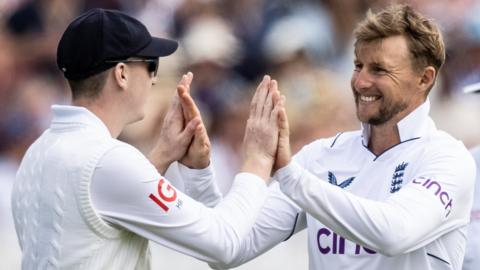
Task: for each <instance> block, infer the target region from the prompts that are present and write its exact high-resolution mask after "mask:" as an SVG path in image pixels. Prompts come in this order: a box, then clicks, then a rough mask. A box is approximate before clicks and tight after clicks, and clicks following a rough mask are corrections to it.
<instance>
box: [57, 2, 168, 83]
mask: <svg viewBox="0 0 480 270" xmlns="http://www.w3.org/2000/svg"><path fill="white" fill-rule="evenodd" d="M177 47H178V43H177V42H176V41H174V40H169V39H164V38H158V37H152V36H151V35H150V33H149V32H148V30H147V28H146V27H145V25H143V24H142V23H141V22H140V21H138V20H137V19H135V18H132V17H130V16H128V15H127V14H125V13H122V12H120V11H115V10H106V9H92V10H90V11H88V12H86V13H84V14H82V15H80V16H79V17H78V18H76V19H75V20H74V21H73V22H71V23H70V25H69V26H68V27H67V30H65V32H64V33H63V35H62V38H61V39H60V43H59V44H58V49H57V65H58V67H59V68H60V70H62V71H63V74H64V76H65V77H66V78H67V79H70V80H80V79H84V78H87V77H90V76H92V75H95V74H97V73H100V72H102V71H105V70H107V69H109V68H111V67H113V66H114V65H115V63H107V62H106V61H107V60H124V59H127V58H129V57H140V58H158V57H161V56H167V55H170V54H172V53H173V52H175V51H176V50H177Z"/></svg>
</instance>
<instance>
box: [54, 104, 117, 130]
mask: <svg viewBox="0 0 480 270" xmlns="http://www.w3.org/2000/svg"><path fill="white" fill-rule="evenodd" d="M52 112H53V120H52V125H51V128H52V129H57V128H62V127H70V126H78V125H81V126H88V127H93V128H94V129H95V130H96V131H97V132H99V133H101V134H102V135H104V136H109V137H111V136H112V135H111V134H110V131H109V130H108V128H107V126H105V124H104V123H103V122H102V120H100V118H98V117H97V116H96V115H95V114H94V113H92V112H91V111H89V110H88V109H87V108H85V107H80V106H69V105H52Z"/></svg>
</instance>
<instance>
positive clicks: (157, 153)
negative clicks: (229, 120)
mask: <svg viewBox="0 0 480 270" xmlns="http://www.w3.org/2000/svg"><path fill="white" fill-rule="evenodd" d="M182 100H183V99H182ZM185 122H186V121H184V116H183V110H182V104H181V101H180V98H179V96H178V94H176V95H175V96H174V97H173V101H172V103H171V105H170V107H169V109H168V111H167V114H166V115H165V118H164V120H163V124H162V129H161V131H160V136H159V138H158V140H157V143H156V145H155V146H154V147H153V149H152V151H151V152H150V154H149V155H148V158H149V160H150V162H152V164H153V165H155V167H156V168H157V170H158V171H159V172H160V173H161V174H164V173H165V171H166V170H167V168H168V166H170V164H171V163H172V162H174V161H177V160H179V159H181V158H182V157H183V156H185V154H186V152H187V150H188V148H189V146H190V144H191V142H192V138H193V136H194V135H195V133H196V132H197V130H198V129H200V125H201V124H202V121H201V119H200V117H193V118H191V119H190V120H189V121H187V124H186V126H185Z"/></svg>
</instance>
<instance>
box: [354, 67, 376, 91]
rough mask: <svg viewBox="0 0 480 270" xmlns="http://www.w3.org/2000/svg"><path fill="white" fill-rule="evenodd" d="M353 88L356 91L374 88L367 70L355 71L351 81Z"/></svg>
mask: <svg viewBox="0 0 480 270" xmlns="http://www.w3.org/2000/svg"><path fill="white" fill-rule="evenodd" d="M351 84H352V87H353V89H355V90H357V91H358V90H363V89H369V88H370V87H372V84H373V82H372V78H371V76H370V75H369V74H368V72H367V70H366V69H361V70H359V71H354V72H353V75H352V81H351Z"/></svg>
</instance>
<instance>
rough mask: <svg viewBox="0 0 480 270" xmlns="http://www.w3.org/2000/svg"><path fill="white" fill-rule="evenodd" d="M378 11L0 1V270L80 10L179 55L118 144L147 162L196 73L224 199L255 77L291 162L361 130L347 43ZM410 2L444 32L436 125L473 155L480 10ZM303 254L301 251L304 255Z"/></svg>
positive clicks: (205, 1)
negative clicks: (96, 11)
mask: <svg viewBox="0 0 480 270" xmlns="http://www.w3.org/2000/svg"><path fill="white" fill-rule="evenodd" d="M391 2H392V1H385V0H384V1H382V0H136V1H130V0H0V269H19V256H20V255H19V247H18V244H17V243H16V236H15V233H14V228H13V223H12V220H11V213H10V209H9V207H10V206H9V205H10V189H11V186H12V183H13V181H14V177H15V171H16V168H17V166H18V164H19V162H20V160H21V158H22V155H23V153H24V152H25V150H26V148H27V147H28V146H29V145H30V144H31V143H32V142H33V140H34V139H35V138H36V137H38V136H39V134H40V133H41V132H42V131H43V130H44V129H45V128H47V127H48V125H49V121H50V118H51V115H50V105H51V104H68V103H69V100H70V93H69V89H68V87H67V84H66V82H65V80H64V79H63V76H62V74H61V73H60V71H59V70H58V68H57V66H56V48H57V44H58V40H59V37H60V35H61V34H62V33H63V31H64V30H65V28H66V26H67V25H68V23H69V22H70V21H71V20H72V19H73V18H75V17H76V16H77V15H78V14H80V13H82V12H83V11H85V10H88V9H91V8H94V7H102V8H112V9H119V10H122V11H124V12H126V13H128V14H130V15H132V16H134V17H136V18H137V19H139V20H140V21H142V22H143V23H144V24H145V25H147V27H148V29H149V31H150V32H151V33H152V35H157V36H165V37H170V38H173V39H176V40H178V41H179V43H180V49H179V51H177V53H175V54H174V55H173V56H171V57H168V58H162V59H160V69H159V79H158V83H157V84H156V85H155V86H154V90H153V91H152V93H151V98H150V99H149V102H148V108H147V111H148V113H147V114H148V116H147V117H146V118H145V119H144V120H143V121H141V122H139V123H136V124H133V125H131V126H130V127H129V128H128V129H127V130H126V131H125V132H124V133H123V134H122V135H121V139H122V140H125V141H128V142H129V143H131V144H133V145H135V146H137V147H138V148H139V149H140V150H141V151H144V152H147V151H148V149H149V148H150V146H151V145H152V143H153V142H154V141H155V140H156V138H157V136H158V133H159V129H160V127H161V124H162V117H163V114H164V112H165V109H166V106H167V105H168V103H169V101H170V99H171V97H172V96H173V94H174V93H175V85H176V82H177V81H178V80H179V78H180V77H181V74H183V73H184V72H186V71H192V72H193V73H194V81H193V85H192V94H193V96H194V99H195V100H196V102H197V104H198V105H199V107H200V108H201V112H202V115H203V118H204V121H205V123H206V125H207V127H208V130H209V135H210V138H211V140H212V147H213V156H212V160H213V164H214V169H215V171H216V175H217V179H218V181H219V182H218V184H219V186H220V188H221V190H222V192H224V193H225V192H227V191H228V189H229V187H230V183H231V180H232V179H233V175H234V174H235V173H236V172H237V171H238V166H239V161H240V160H241V144H242V139H243V128H244V126H245V122H246V118H247V116H248V103H249V101H250V98H251V96H252V93H253V91H254V89H255V87H256V85H257V84H258V83H259V81H260V78H261V77H262V76H263V75H264V74H270V75H271V76H273V77H274V78H275V79H277V80H278V81H279V86H280V90H281V92H282V93H283V94H284V95H285V96H286V97H287V102H286V105H287V113H288V116H289V121H290V126H291V140H292V147H293V151H294V152H295V151H298V150H299V148H300V147H301V146H302V145H305V144H306V143H308V142H310V141H312V140H313V139H315V138H319V137H328V136H333V135H335V134H336V133H337V132H339V131H341V130H353V129H357V128H358V127H359V123H358V122H357V120H356V117H355V111H354V103H353V98H352V95H351V90H350V76H351V73H352V71H353V38H352V31H353V29H354V28H355V25H356V23H357V22H358V21H359V20H361V19H362V18H363V16H364V15H365V12H366V11H367V10H368V9H372V10H374V11H375V10H377V9H379V8H382V7H384V6H385V5H387V4H389V3H391ZM402 2H408V3H410V4H411V5H413V6H415V7H416V8H418V9H419V10H420V11H422V12H423V13H425V14H427V15H428V16H429V17H431V18H433V19H435V20H436V21H437V22H438V23H439V24H440V26H441V29H442V31H443V33H444V38H445V41H446V45H447V61H446V65H445V67H444V68H443V70H442V72H441V74H440V78H439V79H440V80H439V82H438V83H437V85H436V87H435V89H434V90H433V91H432V93H431V97H430V100H431V102H432V116H433V118H434V119H435V121H436V122H437V125H438V126H439V127H440V128H441V129H444V130H446V131H447V132H449V133H451V134H453V135H454V136H456V137H457V138H458V139H461V140H463V141H464V143H465V144H466V145H467V146H468V147H472V146H474V145H476V144H479V143H480V120H479V119H478V118H479V117H480V109H479V108H480V99H479V97H478V96H480V95H477V96H474V95H471V96H466V95H465V94H463V93H462V87H463V86H465V85H467V84H470V83H474V82H478V81H480V17H479V16H478V14H480V1H479V0H455V1H438V0H421V1H420V0H415V1H402ZM305 245H306V243H305Z"/></svg>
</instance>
